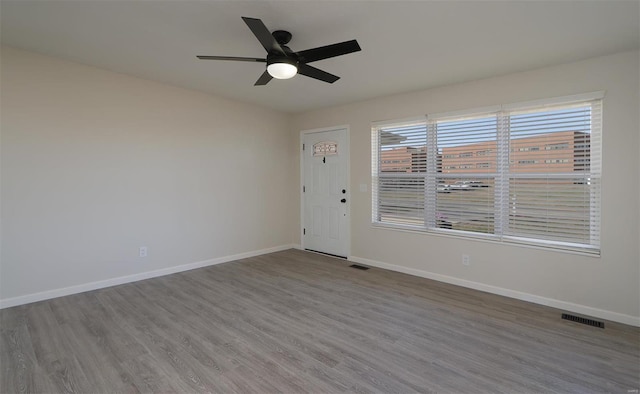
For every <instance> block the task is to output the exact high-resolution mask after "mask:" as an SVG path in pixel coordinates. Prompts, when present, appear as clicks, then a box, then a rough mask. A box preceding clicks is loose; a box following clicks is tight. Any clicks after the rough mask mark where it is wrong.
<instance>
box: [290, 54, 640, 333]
mask: <svg viewBox="0 0 640 394" xmlns="http://www.w3.org/2000/svg"><path fill="white" fill-rule="evenodd" d="M638 58H639V54H638V52H637V51H633V52H626V53H620V54H616V55H612V56H606V57H600V58H594V59H590V60H587V61H582V62H579V63H572V64H566V65H560V66H556V67H549V68H544V69H539V70H534V71H529V72H522V73H517V74H511V75H507V76H502V77H498V78H491V79H485V80H480V81H474V82H468V83H463V84H458V85H452V86H445V87H441V88H436V89H430V90H424V91H418V92H413V93H406V94H401V95H396V96H390V97H384V98H379V99H375V100H370V101H365V102H359V103H355V104H350V105H344V106H340V107H335V108H328V109H321V110H317V111H311V112H307V113H303V114H299V115H296V116H294V117H293V119H292V123H291V126H292V128H291V132H292V136H293V138H299V132H300V131H301V130H306V129H314V128H321V127H330V126H333V125H344V124H348V125H349V126H350V133H351V142H350V146H351V152H350V153H351V201H352V203H351V213H352V217H351V240H352V241H351V242H352V244H351V252H352V256H353V258H354V259H358V260H360V261H365V262H366V261H369V262H371V263H382V264H391V265H393V267H394V268H395V269H399V270H402V271H405V272H412V273H418V274H426V276H431V277H436V278H442V279H446V280H449V281H451V282H453V283H460V284H465V285H469V286H472V287H476V288H481V289H486V290H489V291H495V292H498V293H502V294H509V295H512V296H513V295H516V296H519V297H520V298H523V299H530V300H533V301H536V302H540V303H547V304H550V305H555V306H562V307H567V308H569V307H571V308H572V309H574V311H582V312H585V313H589V314H592V315H596V316H598V315H599V316H600V317H605V318H612V319H615V320H619V321H625V322H629V323H632V324H640V319H639V316H640V290H639V289H640V284H639V282H640V269H639V266H640V255H639V250H638V245H637V243H638V239H639V230H638V220H637V219H636V218H638V215H639V205H640V196H639V194H638V190H639V189H638V187H639V185H638V179H639V176H638V175H639V172H640V162H639V160H638V147H639V134H640V133H639V129H640V122H639V110H638V108H639V106H640V102H639V98H638V87H639V83H640V82H639V70H640V67H639V62H638ZM425 72H428V65H426V66H425ZM600 90H605V91H606V97H605V101H604V132H603V135H604V142H603V145H604V150H603V182H602V186H603V191H602V256H601V257H588V256H584V255H580V254H570V253H564V252H554V251H548V250H540V249H534V248H527V247H519V246H510V245H503V244H496V243H487V242H479V241H473V240H468V239H460V238H453V237H443V236H435V235H429V234H423V233H411V232H400V231H394V230H387V229H381V228H375V227H373V226H372V225H371V190H370V186H371V183H370V173H371V170H370V162H371V138H370V136H371V122H372V121H380V120H389V119H402V118H408V117H414V116H420V115H422V114H425V113H432V112H446V111H454V110H463V109H470V108H478V107H484V106H490V105H495V104H506V103H513V102H519V101H528V100H535V99H543V98H550V97H557V96H565V95H571V94H578V93H586V92H593V91H600ZM360 184H367V185H368V186H369V187H368V188H367V190H368V191H367V192H360V191H359V185H360ZM298 220H299V219H298ZM294 236H295V237H296V239H298V242H300V241H299V233H298V232H297V231H295V232H294ZM462 254H468V255H470V257H471V265H470V266H469V267H465V266H463V265H462V264H461V255H462Z"/></svg>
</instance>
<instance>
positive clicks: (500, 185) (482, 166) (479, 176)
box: [372, 93, 602, 253]
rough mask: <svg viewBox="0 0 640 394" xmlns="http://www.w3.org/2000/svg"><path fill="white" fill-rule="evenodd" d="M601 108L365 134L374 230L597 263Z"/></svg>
mask: <svg viewBox="0 0 640 394" xmlns="http://www.w3.org/2000/svg"><path fill="white" fill-rule="evenodd" d="M601 98H602V94H601V93H598V94H591V95H585V96H579V97H577V96H572V97H567V98H559V99H553V100H548V101H546V102H545V101H542V102H535V103H528V104H526V103H525V104H512V105H505V106H501V107H495V108H491V109H487V110H485V111H466V112H465V111H462V112H457V113H454V114H434V115H429V117H428V122H426V124H425V122H424V121H414V122H398V123H387V124H385V125H378V126H374V127H373V128H372V141H373V144H372V147H373V152H372V157H373V161H372V170H373V172H372V175H373V180H374V182H373V188H372V189H373V222H374V223H379V224H388V225H392V226H402V227H405V226H411V227H414V228H420V229H423V230H427V231H437V232H448V233H452V234H461V235H475V236H484V237H488V238H492V239H494V240H499V241H504V242H518V243H529V244H536V245H543V246H547V247H554V248H560V249H572V250H580V251H587V252H595V253H599V248H600V184H601V160H600V150H601V148H600V146H601V138H602V136H601V129H602V100H601Z"/></svg>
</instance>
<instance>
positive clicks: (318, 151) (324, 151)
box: [313, 141, 338, 156]
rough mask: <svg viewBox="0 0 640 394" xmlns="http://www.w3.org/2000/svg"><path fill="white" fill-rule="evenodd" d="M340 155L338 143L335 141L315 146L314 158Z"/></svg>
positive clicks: (317, 143) (323, 142)
mask: <svg viewBox="0 0 640 394" xmlns="http://www.w3.org/2000/svg"><path fill="white" fill-rule="evenodd" d="M337 154H338V143H337V142H333V141H322V142H316V143H315V144H313V155H314V156H331V155H337Z"/></svg>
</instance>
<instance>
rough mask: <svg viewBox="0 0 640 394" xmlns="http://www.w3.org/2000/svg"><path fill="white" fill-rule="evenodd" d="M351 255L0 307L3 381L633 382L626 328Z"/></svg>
mask: <svg viewBox="0 0 640 394" xmlns="http://www.w3.org/2000/svg"><path fill="white" fill-rule="evenodd" d="M349 264H350V263H349V262H347V261H343V260H340V259H334V258H330V257H326V256H322V255H317V254H313V253H308V252H303V251H299V250H289V251H284V252H279V253H273V254H269V255H264V256H259V257H254V258H248V259H244V260H239V261H236V262H232V263H227V264H221V265H217V266H212V267H207V268H202V269H198V270H193V271H189V272H184V273H180V274H175V275H170V276H165V277H161V278H155V279H150V280H145V281H140V282H136V283H131V284H126V285H121V286H116V287H111V288H107V289H102V290H97V291H92V292H88V293H83V294H78V295H73V296H67V297H62V298H57V299H54V300H49V301H43V302H39V303H34V304H30V305H24V306H20V307H15V308H9V309H4V310H2V311H0V327H1V340H2V341H1V343H0V345H1V346H2V348H1V351H0V354H1V356H0V362H1V365H0V367H1V375H0V379H1V382H0V390H1V392H2V393H22V392H43V393H44V392H46V393H57V392H75V393H102V392H123V393H137V392H162V393H169V392H220V393H226V392H242V393H250V392H259V393H274V392H285V393H298V392H312V393H333V392H362V393H366V392H384V393H410V392H442V393H482V392H491V393H499V392H504V393H543V392H560V393H565V392H575V393H590V392H598V393H599V392H614V393H630V392H635V393H637V390H638V388H640V356H639V346H640V330H639V329H638V328H633V327H630V326H625V325H622V324H616V323H612V322H606V328H605V329H604V330H603V329H599V328H594V327H589V326H585V325H582V324H578V323H573V322H568V321H564V320H561V319H560V314H561V311H559V310H556V309H553V308H548V307H543V306H539V305H534V304H529V303H525V302H521V301H516V300H512V299H508V298H504V297H500V296H496V295H491V294H487V293H482V292H478V291H474V290H469V289H464V288H460V287H456V286H452V285H447V284H442V283H438V282H435V281H430V280H427V279H422V278H417V277H412V276H409V275H404V274H399V273H395V272H390V271H384V270H381V269H375V268H372V269H370V270H368V271H359V270H356V269H353V268H348V265H349ZM633 390H636V391H633Z"/></svg>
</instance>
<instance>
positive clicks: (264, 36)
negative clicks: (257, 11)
mask: <svg viewBox="0 0 640 394" xmlns="http://www.w3.org/2000/svg"><path fill="white" fill-rule="evenodd" d="M242 20H243V21H244V23H246V24H247V26H249V29H251V31H252V32H253V35H255V36H256V38H257V39H258V41H260V44H262V46H263V47H264V49H265V50H266V51H267V52H268V53H272V52H275V53H278V54H281V55H284V54H285V53H284V50H283V49H282V47H281V46H280V44H278V41H276V39H275V38H273V36H272V35H271V33H270V32H269V29H267V27H266V26H265V25H264V23H262V21H261V20H260V19H255V18H247V17H244V16H243V17H242Z"/></svg>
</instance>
